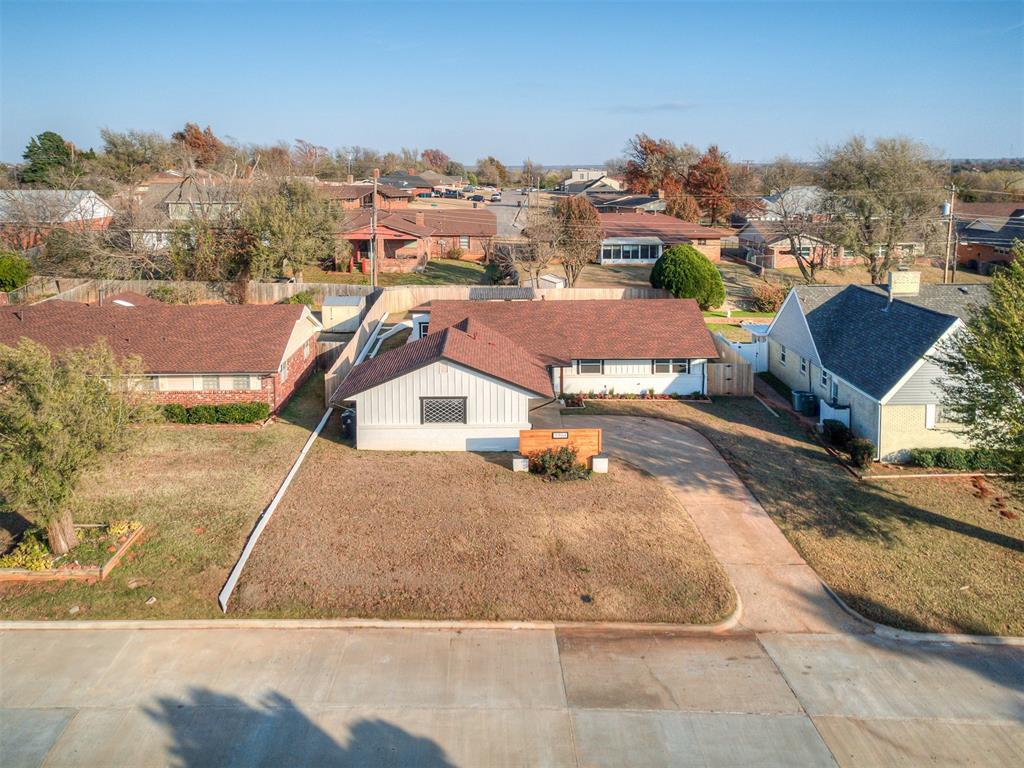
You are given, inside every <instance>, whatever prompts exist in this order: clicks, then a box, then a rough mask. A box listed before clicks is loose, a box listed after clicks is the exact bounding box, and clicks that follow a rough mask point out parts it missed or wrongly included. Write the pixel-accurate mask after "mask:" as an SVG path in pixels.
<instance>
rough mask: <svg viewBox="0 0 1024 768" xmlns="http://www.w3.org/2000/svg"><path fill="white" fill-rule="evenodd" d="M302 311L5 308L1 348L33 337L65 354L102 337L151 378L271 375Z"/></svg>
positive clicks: (58, 304)
mask: <svg viewBox="0 0 1024 768" xmlns="http://www.w3.org/2000/svg"><path fill="white" fill-rule="evenodd" d="M304 309H305V308H304V307H302V306H299V305H296V304H274V305H269V306H268V305H243V306H233V305H201V306H181V305H169V304H146V305H144V306H135V307H123V306H118V305H116V304H104V305H102V306H90V305H88V304H79V303H76V302H68V301H47V302H43V303H41V304H33V305H31V306H27V307H4V308H2V309H0V344H7V345H15V344H17V343H18V341H19V340H20V339H21V338H29V339H32V340H33V341H36V342H38V343H40V344H42V345H43V346H45V347H47V348H48V349H49V350H50V351H51V352H61V351H63V350H66V349H73V348H76V347H83V346H87V345H89V344H92V343H94V342H95V341H97V340H98V339H100V338H103V339H106V341H107V343H108V344H109V345H110V346H111V348H112V349H113V350H114V352H116V353H117V354H118V355H120V356H129V355H138V356H139V357H140V358H142V361H143V367H144V369H145V371H146V372H147V373H273V372H274V371H276V370H277V369H278V366H279V365H280V364H281V360H282V358H283V357H284V353H285V349H286V347H287V345H288V340H289V338H290V337H291V334H292V331H293V329H294V328H295V325H296V323H298V322H299V320H300V319H301V318H302V315H303V310H304Z"/></svg>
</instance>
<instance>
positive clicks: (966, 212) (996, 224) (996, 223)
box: [954, 203, 1024, 274]
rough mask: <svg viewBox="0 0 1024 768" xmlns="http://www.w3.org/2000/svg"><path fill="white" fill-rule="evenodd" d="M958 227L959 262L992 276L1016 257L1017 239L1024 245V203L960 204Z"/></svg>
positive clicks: (956, 217)
mask: <svg viewBox="0 0 1024 768" xmlns="http://www.w3.org/2000/svg"><path fill="white" fill-rule="evenodd" d="M954 220H955V224H956V260H957V263H958V264H959V265H961V266H964V267H967V268H968V269H974V270H977V271H979V272H981V273H983V274H989V273H991V272H992V270H993V269H994V268H996V267H1001V266H1006V265H1007V264H1009V263H1010V259H1012V258H1013V243H1014V241H1015V240H1020V241H1021V242H1024V203H960V204H959V205H957V207H956V210H955V213H954Z"/></svg>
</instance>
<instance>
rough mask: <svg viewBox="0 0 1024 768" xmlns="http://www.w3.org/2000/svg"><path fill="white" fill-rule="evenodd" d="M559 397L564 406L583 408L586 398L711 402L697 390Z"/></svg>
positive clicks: (612, 391) (613, 391)
mask: <svg viewBox="0 0 1024 768" xmlns="http://www.w3.org/2000/svg"><path fill="white" fill-rule="evenodd" d="M561 399H562V401H563V402H564V403H565V407H566V408H584V407H586V401H587V400H684V401H686V402H690V403H710V402H711V398H710V397H708V396H707V395H702V394H700V393H699V392H694V393H692V394H689V395H664V394H656V393H654V392H653V391H648V392H640V393H634V392H623V393H621V394H616V392H615V390H610V391H608V392H586V393H582V392H581V393H574V394H563V395H562V397H561Z"/></svg>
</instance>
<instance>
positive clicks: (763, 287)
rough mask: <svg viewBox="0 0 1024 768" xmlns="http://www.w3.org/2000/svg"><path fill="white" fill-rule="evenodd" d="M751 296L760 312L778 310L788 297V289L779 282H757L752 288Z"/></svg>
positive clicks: (755, 307)
mask: <svg viewBox="0 0 1024 768" xmlns="http://www.w3.org/2000/svg"><path fill="white" fill-rule="evenodd" d="M751 298H752V301H751V303H752V304H753V305H754V309H755V310H757V311H758V312H778V311H779V308H780V307H781V306H782V302H783V301H785V299H786V289H785V288H783V287H782V286H781V285H779V284H778V283H768V282H760V283H755V284H754V287H753V288H752V289H751Z"/></svg>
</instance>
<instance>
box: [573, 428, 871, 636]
mask: <svg viewBox="0 0 1024 768" xmlns="http://www.w3.org/2000/svg"><path fill="white" fill-rule="evenodd" d="M572 425H573V426H579V427H600V428H601V429H602V430H603V438H602V439H603V441H604V447H605V451H606V453H608V454H610V455H611V456H612V457H613V459H614V458H621V459H624V460H626V461H628V462H629V463H630V464H633V465H635V466H637V467H640V468H641V469H644V470H647V471H648V472H650V473H651V474H652V475H654V476H656V477H657V478H659V479H660V480H661V481H662V482H663V483H665V485H666V486H667V487H668V488H669V490H670V491H672V493H673V494H675V496H676V497H677V498H678V499H679V501H680V502H681V503H682V505H683V506H684V507H685V508H686V511H687V512H689V513H690V517H692V518H693V521H694V523H696V525H697V528H698V529H699V530H700V532H701V535H702V536H703V537H704V539H705V540H706V541H707V543H708V546H710V547H711V551H712V552H714V554H715V557H716V558H717V559H718V561H719V562H720V563H721V564H722V567H724V568H725V570H726V573H728V574H729V578H730V579H731V580H732V583H733V585H734V586H735V587H736V591H737V592H738V593H739V596H740V601H741V603H742V605H743V614H742V616H741V618H740V621H741V624H742V626H744V627H746V628H748V629H752V630H755V631H758V632H849V633H863V632H867V631H869V627H867V626H866V625H864V624H862V623H861V622H858V621H856V620H855V619H853V618H851V617H850V616H849V615H848V614H847V613H845V612H844V611H843V610H842V609H841V608H840V607H839V605H837V604H836V602H835V601H834V600H833V599H832V597H831V596H830V595H829V594H828V592H826V591H825V588H824V586H823V585H822V583H821V579H819V578H818V576H817V574H816V573H815V572H814V571H813V570H812V569H811V567H810V566H809V565H807V563H806V562H805V561H804V559H803V558H802V557H800V554H799V553H798V552H797V551H796V549H794V548H793V545H792V544H790V543H789V540H788V539H787V538H786V537H785V536H784V535H783V534H782V531H780V530H779V528H778V526H776V525H775V523H774V522H772V519H771V518H770V517H769V516H768V513H767V512H765V511H764V508H763V507H762V506H761V505H760V504H759V503H758V502H757V499H755V498H754V497H753V496H752V495H751V493H750V491H749V490H747V487H746V486H745V485H744V484H743V482H742V481H741V480H740V479H739V478H738V477H737V476H736V473H735V472H733V471H732V468H731V467H730V466H729V465H728V463H726V461H725V459H723V458H722V456H721V454H719V453H718V451H717V450H716V449H715V447H714V446H713V445H712V444H711V443H710V442H708V440H707V439H706V438H705V437H704V436H703V435H701V434H700V433H699V432H697V431H695V430H693V429H690V428H689V427H685V426H683V425H681V424H675V423H672V422H668V421H664V420H662V419H647V418H642V417H638V416H573V417H572Z"/></svg>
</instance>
